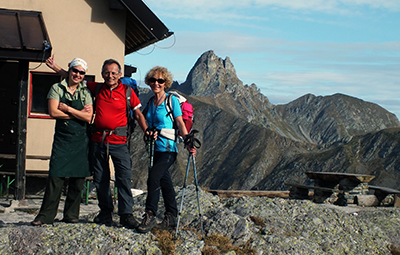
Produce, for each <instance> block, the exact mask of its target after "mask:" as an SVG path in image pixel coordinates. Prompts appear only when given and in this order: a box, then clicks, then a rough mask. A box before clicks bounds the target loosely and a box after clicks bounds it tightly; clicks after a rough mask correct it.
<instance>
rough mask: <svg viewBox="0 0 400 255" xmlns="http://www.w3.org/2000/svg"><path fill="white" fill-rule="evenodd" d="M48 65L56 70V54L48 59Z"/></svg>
mask: <svg viewBox="0 0 400 255" xmlns="http://www.w3.org/2000/svg"><path fill="white" fill-rule="evenodd" d="M46 65H47V66H48V67H50V68H51V69H53V70H54V68H55V66H56V61H55V60H54V54H53V55H52V56H51V57H49V58H48V59H47V60H46Z"/></svg>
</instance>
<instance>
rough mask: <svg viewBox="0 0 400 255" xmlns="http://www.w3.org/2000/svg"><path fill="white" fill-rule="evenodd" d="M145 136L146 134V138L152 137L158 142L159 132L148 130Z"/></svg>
mask: <svg viewBox="0 0 400 255" xmlns="http://www.w3.org/2000/svg"><path fill="white" fill-rule="evenodd" d="M145 134H146V136H148V137H150V136H151V137H152V138H153V140H154V141H155V140H157V137H158V132H157V130H152V129H150V128H147V129H146V132H145Z"/></svg>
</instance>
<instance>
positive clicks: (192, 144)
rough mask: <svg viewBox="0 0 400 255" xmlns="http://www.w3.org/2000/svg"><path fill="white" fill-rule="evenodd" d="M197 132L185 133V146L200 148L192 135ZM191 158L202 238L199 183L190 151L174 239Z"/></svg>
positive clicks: (176, 235) (177, 229)
mask: <svg viewBox="0 0 400 255" xmlns="http://www.w3.org/2000/svg"><path fill="white" fill-rule="evenodd" d="M198 132H199V131H197V130H192V131H191V132H190V133H189V134H188V135H187V138H186V139H185V147H187V146H189V147H190V148H193V147H196V148H200V146H201V143H200V141H199V140H198V139H196V138H195V137H194V136H195V134H196V133H198ZM191 160H192V162H193V170H194V180H195V185H196V193H197V204H198V207H199V217H200V227H201V237H202V239H204V233H203V217H202V215H201V207H200V198H199V185H198V182H197V173H196V163H195V159H194V155H193V154H192V153H189V157H188V163H187V167H186V174H185V181H184V183H183V187H182V197H181V203H180V207H179V212H178V221H177V223H176V231H175V239H177V237H178V231H179V222H180V219H181V214H182V206H183V199H184V198H185V190H186V183H187V177H188V174H189V169H190V161H191Z"/></svg>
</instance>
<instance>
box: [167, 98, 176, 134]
mask: <svg viewBox="0 0 400 255" xmlns="http://www.w3.org/2000/svg"><path fill="white" fill-rule="evenodd" d="M172 96H173V95H172V94H168V96H167V99H166V100H165V101H166V102H165V107H166V108H167V116H169V117H170V118H171V120H172V123H173V127H174V129H177V126H176V124H175V119H174V114H173V109H172Z"/></svg>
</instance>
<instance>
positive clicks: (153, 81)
mask: <svg viewBox="0 0 400 255" xmlns="http://www.w3.org/2000/svg"><path fill="white" fill-rule="evenodd" d="M149 82H150V83H155V82H158V84H164V82H165V80H164V79H156V78H150V79H149Z"/></svg>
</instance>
